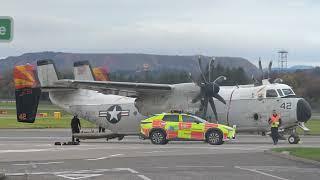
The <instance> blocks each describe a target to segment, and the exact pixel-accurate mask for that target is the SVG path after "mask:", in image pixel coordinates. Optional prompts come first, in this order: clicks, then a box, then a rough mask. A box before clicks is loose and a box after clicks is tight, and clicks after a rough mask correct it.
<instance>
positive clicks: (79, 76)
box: [73, 61, 95, 81]
mask: <svg viewBox="0 0 320 180" xmlns="http://www.w3.org/2000/svg"><path fill="white" fill-rule="evenodd" d="M73 67H74V68H73V74H74V79H75V80H88V81H94V80H95V78H94V75H93V72H92V69H91V65H90V63H89V61H78V62H75V63H74V64H73Z"/></svg>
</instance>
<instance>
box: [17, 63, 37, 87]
mask: <svg viewBox="0 0 320 180" xmlns="http://www.w3.org/2000/svg"><path fill="white" fill-rule="evenodd" d="M35 74H36V70H35V67H34V66H33V65H30V64H27V65H22V66H15V67H14V70H13V79H14V85H15V88H16V89H23V88H35V87H37V86H38V85H39V82H38V79H37V77H36V76H35Z"/></svg>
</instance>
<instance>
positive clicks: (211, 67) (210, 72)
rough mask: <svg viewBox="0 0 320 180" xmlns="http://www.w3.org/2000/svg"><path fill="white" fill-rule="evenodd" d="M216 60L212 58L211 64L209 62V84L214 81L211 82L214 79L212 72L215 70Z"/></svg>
mask: <svg viewBox="0 0 320 180" xmlns="http://www.w3.org/2000/svg"><path fill="white" fill-rule="evenodd" d="M214 60H215V58H214V57H212V59H211V60H210V62H209V69H208V71H209V78H208V79H209V82H211V81H212V80H211V78H212V71H213V69H214Z"/></svg>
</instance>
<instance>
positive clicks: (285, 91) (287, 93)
mask: <svg viewBox="0 0 320 180" xmlns="http://www.w3.org/2000/svg"><path fill="white" fill-rule="evenodd" d="M282 91H283V93H284V95H285V96H290V95H294V93H293V91H292V89H282Z"/></svg>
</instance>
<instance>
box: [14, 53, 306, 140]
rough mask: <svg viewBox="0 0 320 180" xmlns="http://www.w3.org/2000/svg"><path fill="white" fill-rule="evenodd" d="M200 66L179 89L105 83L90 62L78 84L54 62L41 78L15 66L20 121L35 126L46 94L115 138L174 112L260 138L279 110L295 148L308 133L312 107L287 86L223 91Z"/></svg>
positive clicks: (81, 68) (79, 71)
mask: <svg viewBox="0 0 320 180" xmlns="http://www.w3.org/2000/svg"><path fill="white" fill-rule="evenodd" d="M198 62H199V67H198V68H199V70H200V72H201V76H200V79H199V80H198V81H194V82H193V83H181V84H153V83H134V82H113V81H109V80H108V79H107V78H104V75H103V73H102V72H101V71H99V68H95V69H91V66H90V64H89V62H88V61H81V62H75V63H74V77H75V79H74V80H73V79H59V78H58V75H57V70H56V68H55V65H54V63H53V61H52V60H40V61H38V62H37V73H36V72H35V69H34V68H32V66H30V65H23V66H16V67H15V70H14V80H15V85H16V104H17V119H18V121H19V122H28V123H33V122H34V121H35V118H36V113H37V106H38V102H39V97H40V94H41V91H43V92H44V91H46V92H49V97H50V100H51V102H52V103H53V104H55V105H57V106H59V107H61V108H63V109H64V110H65V111H67V112H69V113H71V114H77V115H78V116H79V117H81V118H83V119H86V120H88V121H90V122H93V123H95V124H97V125H98V126H101V127H104V128H106V129H108V130H110V131H111V132H112V134H110V137H112V138H116V137H118V138H119V139H122V138H123V137H124V136H126V135H138V134H139V129H140V128H139V125H140V121H141V120H142V119H144V118H145V117H146V116H148V115H152V114H155V113H161V112H169V111H171V110H183V111H186V112H191V113H195V114H198V115H199V116H202V117H204V118H205V119H207V120H208V121H218V122H219V123H222V124H226V125H230V126H232V125H236V127H237V131H238V132H261V133H266V132H268V131H269V130H270V127H269V124H268V119H269V116H270V115H271V113H272V111H273V110H276V111H277V112H278V113H280V115H281V118H282V125H281V129H282V130H283V132H284V133H288V134H290V136H289V138H288V140H289V142H290V143H292V144H294V143H298V142H299V137H298V136H297V135H296V133H295V129H296V127H301V128H303V129H304V130H308V129H307V128H306V127H305V126H304V123H305V122H307V121H308V120H309V119H310V117H311V107H310V105H309V104H308V102H307V101H305V100H304V99H303V98H298V97H296V95H295V93H294V92H293V90H292V89H291V87H289V86H288V85H286V84H281V83H275V82H273V83H270V82H269V81H268V80H267V79H265V80H260V81H258V82H257V83H255V84H252V85H241V86H219V82H221V81H222V80H224V79H225V77H223V76H220V77H218V78H217V79H216V80H214V81H213V80H212V79H211V73H212V71H213V70H214V65H213V63H214V61H213V60H211V61H210V63H209V64H208V65H207V67H206V68H205V70H203V68H202V61H201V59H200V58H199V59H198ZM259 65H260V70H262V67H261V62H260V63H259ZM269 69H271V66H270V67H269ZM36 74H37V76H38V77H36ZM101 77H102V78H101ZM99 80H100V81H99ZM101 80H102V81H101ZM38 82H40V86H39V85H38ZM209 104H210V107H211V109H210V108H208V105H209ZM212 117H214V118H212ZM218 117H219V118H218Z"/></svg>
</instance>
